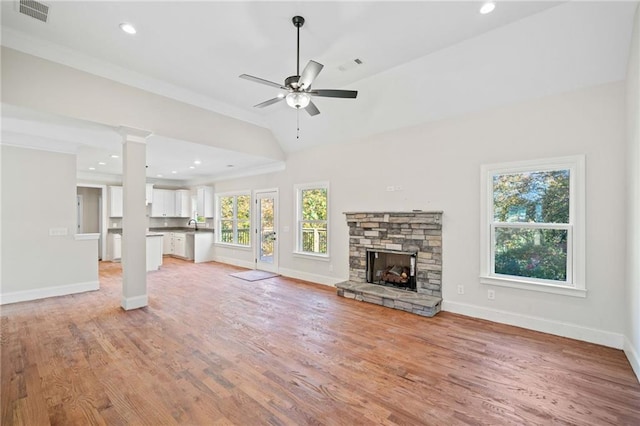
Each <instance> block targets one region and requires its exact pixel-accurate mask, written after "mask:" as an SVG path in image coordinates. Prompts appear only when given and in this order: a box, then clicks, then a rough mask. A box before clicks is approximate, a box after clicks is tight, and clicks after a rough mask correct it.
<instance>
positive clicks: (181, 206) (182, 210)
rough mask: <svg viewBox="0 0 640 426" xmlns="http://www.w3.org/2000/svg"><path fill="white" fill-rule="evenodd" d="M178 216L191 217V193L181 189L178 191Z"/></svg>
mask: <svg viewBox="0 0 640 426" xmlns="http://www.w3.org/2000/svg"><path fill="white" fill-rule="evenodd" d="M175 198H176V209H175V210H176V216H177V217H191V191H189V190H188V189H179V190H177V191H176V197H175Z"/></svg>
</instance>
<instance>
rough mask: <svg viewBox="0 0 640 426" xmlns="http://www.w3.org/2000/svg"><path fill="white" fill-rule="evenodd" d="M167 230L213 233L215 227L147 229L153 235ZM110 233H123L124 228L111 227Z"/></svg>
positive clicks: (108, 231) (187, 232)
mask: <svg viewBox="0 0 640 426" xmlns="http://www.w3.org/2000/svg"><path fill="white" fill-rule="evenodd" d="M165 232H184V233H185V234H193V235H195V234H196V233H197V234H201V233H202V234H204V233H207V232H208V233H213V232H214V230H213V228H198V231H196V230H195V229H193V228H180V227H179V228H176V227H161V228H149V230H148V231H147V235H148V236H152V235H164V233H165ZM107 233H109V234H122V228H109V229H108V230H107Z"/></svg>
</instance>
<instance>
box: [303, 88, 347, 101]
mask: <svg viewBox="0 0 640 426" xmlns="http://www.w3.org/2000/svg"><path fill="white" fill-rule="evenodd" d="M308 93H309V94H310V95H314V96H324V97H325V98H350V99H354V98H355V97H356V96H358V91H357V90H333V89H318V90H311V91H309V92H308Z"/></svg>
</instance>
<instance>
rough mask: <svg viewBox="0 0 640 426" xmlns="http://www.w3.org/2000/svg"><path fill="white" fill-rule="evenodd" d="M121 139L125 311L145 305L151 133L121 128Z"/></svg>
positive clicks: (146, 297) (123, 294) (123, 292)
mask: <svg viewBox="0 0 640 426" xmlns="http://www.w3.org/2000/svg"><path fill="white" fill-rule="evenodd" d="M119 130H120V134H121V135H122V137H123V140H122V187H123V188H122V189H123V213H122V302H121V306H122V308H123V309H124V310H126V311H128V310H131V309H137V308H142V307H145V306H147V304H148V296H147V209H146V205H145V185H146V181H147V165H146V161H147V160H146V158H147V145H146V138H147V137H148V136H149V135H150V134H151V132H147V131H143V130H138V129H132V128H128V127H120V129H119Z"/></svg>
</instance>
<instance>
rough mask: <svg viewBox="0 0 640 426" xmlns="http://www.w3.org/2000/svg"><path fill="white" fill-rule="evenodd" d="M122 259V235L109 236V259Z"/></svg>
mask: <svg viewBox="0 0 640 426" xmlns="http://www.w3.org/2000/svg"><path fill="white" fill-rule="evenodd" d="M121 258H122V235H120V234H111V259H112V260H120V259H121Z"/></svg>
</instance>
